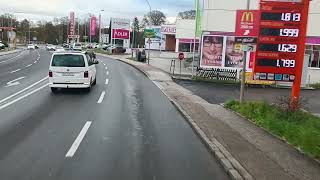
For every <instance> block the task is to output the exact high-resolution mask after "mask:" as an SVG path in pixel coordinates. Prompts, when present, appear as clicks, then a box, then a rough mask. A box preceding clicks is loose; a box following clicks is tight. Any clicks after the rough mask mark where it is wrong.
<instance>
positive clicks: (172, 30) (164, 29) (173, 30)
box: [160, 26, 177, 34]
mask: <svg viewBox="0 0 320 180" xmlns="http://www.w3.org/2000/svg"><path fill="white" fill-rule="evenodd" d="M160 31H161V33H162V34H176V31H177V29H176V27H172V26H161V29H160Z"/></svg>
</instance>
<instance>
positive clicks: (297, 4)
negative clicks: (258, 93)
mask: <svg viewBox="0 0 320 180" xmlns="http://www.w3.org/2000/svg"><path fill="white" fill-rule="evenodd" d="M303 10H304V7H303V2H302V1H301V0H300V1H297V0H295V1H293V0H291V1H289V0H288V1H284V0H279V1H276V0H261V1H260V14H261V16H260V24H259V29H260V30H259V37H258V44H257V53H256V58H255V63H254V68H253V70H254V73H255V79H260V80H263V79H266V80H275V81H294V80H295V78H294V77H295V74H296V66H297V61H303V59H299V57H301V56H298V55H299V53H304V44H301V43H300V42H301V38H305V34H301V33H302V32H303V31H302V30H303V28H304V27H303V23H302V20H303V18H307V16H305V15H304V14H303ZM268 77H269V78H268ZM288 77H290V78H288ZM272 78H273V79H272Z"/></svg>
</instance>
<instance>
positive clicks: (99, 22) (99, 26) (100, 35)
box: [99, 10, 104, 43]
mask: <svg viewBox="0 0 320 180" xmlns="http://www.w3.org/2000/svg"><path fill="white" fill-rule="evenodd" d="M102 11H104V10H100V12H99V43H101V12H102Z"/></svg>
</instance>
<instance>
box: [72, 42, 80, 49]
mask: <svg viewBox="0 0 320 180" xmlns="http://www.w3.org/2000/svg"><path fill="white" fill-rule="evenodd" d="M72 50H75V51H82V45H81V44H80V43H74V44H73V45H72Z"/></svg>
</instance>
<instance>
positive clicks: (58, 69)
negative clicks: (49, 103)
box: [49, 52, 98, 93]
mask: <svg viewBox="0 0 320 180" xmlns="http://www.w3.org/2000/svg"><path fill="white" fill-rule="evenodd" d="M96 64H98V61H97V60H95V59H92V58H91V57H90V56H89V54H87V53H80V52H61V53H54V54H53V55H52V58H51V62H50V67H49V87H50V88H51V91H52V92H53V93H56V92H57V90H58V88H85V89H86V90H87V91H90V88H91V86H92V85H95V84H96V82H97V78H96V74H97V70H96V66H95V65H96Z"/></svg>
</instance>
